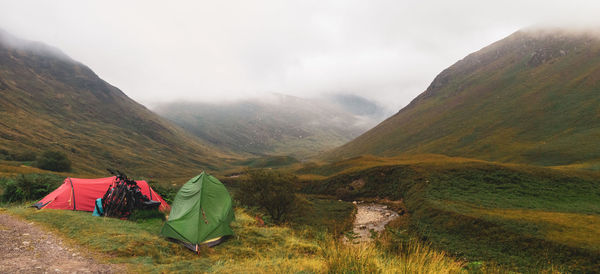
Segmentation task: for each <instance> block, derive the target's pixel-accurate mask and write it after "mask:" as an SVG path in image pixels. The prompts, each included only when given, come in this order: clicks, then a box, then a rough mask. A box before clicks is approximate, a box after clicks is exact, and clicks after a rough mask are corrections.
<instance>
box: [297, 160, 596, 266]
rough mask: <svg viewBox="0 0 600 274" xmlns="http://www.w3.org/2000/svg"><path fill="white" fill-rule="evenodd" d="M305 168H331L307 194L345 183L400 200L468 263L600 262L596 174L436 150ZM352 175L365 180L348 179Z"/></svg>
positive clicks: (363, 193) (428, 236) (424, 229)
mask: <svg viewBox="0 0 600 274" xmlns="http://www.w3.org/2000/svg"><path fill="white" fill-rule="evenodd" d="M303 172H304V173H307V174H309V173H311V172H313V173H316V174H318V175H321V176H323V174H325V175H327V174H331V175H330V176H329V177H326V179H323V180H317V181H312V182H307V183H306V185H305V188H304V190H305V191H306V192H312V193H336V191H337V190H338V189H340V188H346V189H347V190H348V191H349V193H350V194H349V195H350V196H349V199H359V198H361V197H380V198H389V199H396V200H397V199H403V200H404V202H405V204H406V206H407V208H408V211H409V214H410V215H411V218H410V230H411V231H412V232H414V233H416V234H418V235H420V237H421V238H422V239H424V240H428V241H431V242H432V243H433V244H434V246H436V247H439V248H443V249H444V250H447V251H450V252H451V253H452V254H454V255H456V256H460V257H464V258H466V259H467V260H468V261H480V260H481V261H495V262H498V263H500V264H502V265H503V266H506V267H509V268H514V269H517V270H521V271H534V270H535V271H538V270H540V269H546V268H548V267H549V264H553V265H555V266H557V267H559V268H563V269H565V270H571V271H573V270H579V271H590V270H593V269H597V268H598V267H600V266H599V265H598V262H599V260H600V249H598V246H600V230H598V229H596V228H595V227H597V226H598V225H600V207H599V206H598V205H600V190H599V189H600V188H599V185H598V183H597V182H598V179H599V178H600V175H598V174H597V173H595V172H586V171H575V170H561V169H553V168H541V167H532V166H521V165H514V164H513V165H507V164H495V163H489V162H484V161H480V160H469V159H464V158H448V157H445V156H435V155H420V156H417V157H415V158H414V159H410V158H375V157H358V158H354V159H352V160H348V161H345V162H342V163H337V164H327V165H322V166H316V165H310V166H309V167H307V168H304V169H303ZM308 178H310V176H309V177H308ZM357 180H363V181H364V182H365V184H364V186H363V187H356V186H357V184H351V183H352V182H355V181H357ZM350 185H353V186H354V187H353V188H350V187H349V186H350Z"/></svg>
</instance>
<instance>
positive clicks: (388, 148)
mask: <svg viewBox="0 0 600 274" xmlns="http://www.w3.org/2000/svg"><path fill="white" fill-rule="evenodd" d="M599 52H600V40H599V39H598V36H596V34H595V33H593V34H590V33H588V32H569V31H564V30H544V31H541V30H532V29H529V30H522V31H517V32H515V33H513V34H512V35H510V36H508V37H507V38H505V39H502V40H500V41H498V42H495V43H493V44H491V45H489V46H487V47H485V48H483V49H481V50H480V51H477V52H474V53H472V54H469V55H468V56H467V57H465V58H463V59H462V60H460V61H458V62H457V63H455V64H454V65H452V66H450V67H449V68H447V69H445V70H443V71H442V72H441V73H440V74H439V75H438V76H436V77H435V79H434V80H433V81H432V83H431V84H430V85H429V87H428V88H427V89H426V90H425V92H423V93H421V94H420V95H419V96H417V97H416V98H415V99H413V100H412V101H411V103H410V104H408V105H407V106H406V107H404V108H403V109H402V110H400V111H399V112H397V113H396V114H394V115H393V116H392V117H390V118H388V119H386V120H385V121H383V122H382V123H380V124H379V125H378V126H376V127H375V128H373V129H371V130H370V131H368V132H366V133H365V134H363V135H361V136H359V137H357V138H356V139H355V140H353V141H351V142H350V143H348V144H345V145H344V146H341V147H339V148H337V149H334V150H333V151H331V152H329V153H327V154H325V157H326V158H328V159H339V158H346V157H354V156H358V155H361V154H374V155H380V156H394V155H400V154H414V153H417V154H418V153H439V154H444V155H448V156H461V157H469V158H479V159H483V160H490V161H502V162H518V163H533V164H540V165H568V164H575V163H583V162H592V163H597V162H599V161H600V151H598V149H597V148H594V147H593V136H597V134H598V133H600V131H598V127H599V126H600V125H598V121H599V120H600V119H597V118H600V111H599V110H598V107H597V106H598V103H600V98H599V96H598V92H597V88H598V86H599V84H598V79H600V55H599V54H598V53H599ZM594 102H595V103H594ZM586 131H587V132H586Z"/></svg>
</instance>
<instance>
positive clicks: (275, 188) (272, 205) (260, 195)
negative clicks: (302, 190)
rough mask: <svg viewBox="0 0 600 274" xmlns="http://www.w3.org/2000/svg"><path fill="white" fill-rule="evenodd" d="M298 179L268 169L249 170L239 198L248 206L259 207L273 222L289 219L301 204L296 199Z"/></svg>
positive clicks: (241, 186)
mask: <svg viewBox="0 0 600 274" xmlns="http://www.w3.org/2000/svg"><path fill="white" fill-rule="evenodd" d="M296 182H297V178H296V176H294V175H292V174H291V173H283V172H278V171H272V170H266V169H254V170H248V171H247V175H246V178H245V179H244V180H242V182H241V184H240V191H239V192H238V194H239V195H238V196H239V197H238V198H239V200H240V202H241V203H243V204H245V205H248V206H258V207H260V208H262V209H264V210H266V211H267V213H268V214H269V215H270V216H271V218H272V219H273V221H275V222H281V221H283V220H285V219H286V218H288V217H289V215H290V214H291V213H292V212H293V211H294V209H295V208H296V207H297V205H298V204H299V203H300V201H299V199H298V198H297V197H296V193H295V190H296V186H297V184H296Z"/></svg>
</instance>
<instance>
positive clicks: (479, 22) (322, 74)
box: [0, 0, 600, 109]
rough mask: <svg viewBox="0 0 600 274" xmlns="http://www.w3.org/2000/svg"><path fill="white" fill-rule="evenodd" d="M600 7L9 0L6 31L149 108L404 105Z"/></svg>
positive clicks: (2, 18) (0, 0)
mask: <svg viewBox="0 0 600 274" xmlns="http://www.w3.org/2000/svg"><path fill="white" fill-rule="evenodd" d="M599 8H600V5H599V4H595V2H594V1H497V2H490V1H474V0H473V1H353V0H349V1H280V0H272V1H267V0H263V1H168V2H165V1H113V0H111V1H106V0H104V1H78V0H69V1H65V0H58V1H30V0H21V1H8V0H0V28H4V29H6V30H7V31H9V32H11V33H13V34H15V35H17V36H21V37H23V38H26V39H32V40H38V41H43V42H45V43H47V44H50V45H53V46H56V47H58V48H60V49H62V50H63V51H64V52H65V53H67V54H68V55H70V56H71V57H73V58H74V59H76V60H79V61H81V62H82V63H84V64H86V65H88V66H90V67H91V68H92V69H93V70H94V71H96V73H98V74H99V75H100V76H101V77H102V78H104V79H105V80H107V81H108V82H110V83H111V84H113V85H115V86H117V87H119V88H121V89H122V90H123V91H124V92H125V93H127V94H128V95H129V96H130V97H132V98H134V99H136V100H138V101H140V102H142V103H152V102H157V101H168V100H175V99H187V100H190V99H191V100H222V99H232V98H239V97H244V96H249V95H253V96H256V95H261V94H266V93H270V92H279V93H287V94H292V95H296V96H301V97H307V96H308V97H310V96H318V95H319V94H322V93H331V92H350V93H354V94H358V95H361V96H364V97H367V98H370V99H373V100H376V101H378V102H380V103H381V104H384V105H385V106H388V107H390V108H394V109H399V108H400V107H402V106H404V105H405V104H407V103H408V102H410V100H411V99H412V98H414V97H415V96H416V95H418V94H419V93H420V92H422V91H424V90H425V88H426V87H427V86H428V85H429V83H430V82H431V80H432V79H433V78H434V77H435V75H437V74H438V73H439V72H440V71H441V70H443V69H444V68H446V67H448V66H450V65H451V64H453V63H454V62H456V61H457V60H459V59H461V58H463V57H464V56H466V55H467V54H469V53H470V52H473V51H476V50H478V49H480V48H482V47H484V46H486V45H487V44H490V43H492V42H494V41H495V40H498V39H501V38H503V37H505V36H507V35H508V34H510V33H512V32H514V31H516V30H518V29H520V28H523V27H528V26H530V25H534V24H540V23H545V24H547V23H552V24H574V23H579V24H589V23H596V22H597V19H596V18H597V11H598V10H599Z"/></svg>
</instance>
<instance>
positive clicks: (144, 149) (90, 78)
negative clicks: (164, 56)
mask: <svg viewBox="0 0 600 274" xmlns="http://www.w3.org/2000/svg"><path fill="white" fill-rule="evenodd" d="M0 92H1V93H2V96H0V116H1V117H2V120H1V121H0V149H5V150H7V151H9V152H11V153H20V152H26V151H33V152H40V151H42V150H44V149H56V150H61V151H64V152H66V153H67V154H68V156H69V158H71V160H72V162H73V166H74V168H75V171H76V172H78V173H95V174H98V173H102V174H104V173H105V172H104V169H105V168H107V167H114V168H118V169H122V170H124V171H128V172H130V173H135V174H140V175H141V174H143V175H145V176H168V175H169V173H185V172H187V173H190V174H189V175H190V176H191V175H192V174H193V173H198V172H199V171H200V170H201V169H217V168H219V166H220V165H221V164H223V163H224V161H223V159H222V158H226V157H228V155H227V154H225V153H223V152H220V151H218V150H217V149H215V148H213V147H210V146H208V145H206V144H203V143H201V142H200V141H199V140H198V139H197V138H195V137H193V136H191V135H188V134H187V133H185V132H184V131H183V130H182V129H181V128H179V127H177V126H174V125H172V124H171V123H169V122H168V121H166V120H165V119H163V118H160V117H159V116H157V115H155V114H154V113H152V112H150V111H149V110H147V109H146V108H145V107H144V106H142V105H140V104H138V103H136V102H135V101H133V100H131V99H130V98H129V97H127V96H126V95H125V94H124V93H123V92H121V91H120V90H119V89H117V88H115V87H113V86H111V85H110V84H108V83H106V82H105V81H103V80H102V79H100V78H98V76H96V75H95V74H94V72H92V71H91V70H90V69H89V68H87V67H86V66H84V65H82V64H80V63H78V62H76V61H74V60H72V59H70V58H69V57H68V56H66V55H64V54H62V53H61V52H60V51H58V50H56V49H54V48H51V47H48V46H45V45H43V44H40V43H34V42H29V41H22V40H19V39H17V38H14V37H11V36H9V35H8V34H6V33H0Z"/></svg>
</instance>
